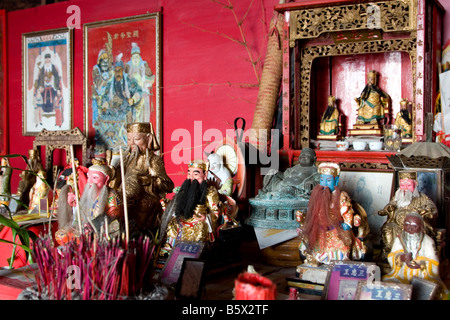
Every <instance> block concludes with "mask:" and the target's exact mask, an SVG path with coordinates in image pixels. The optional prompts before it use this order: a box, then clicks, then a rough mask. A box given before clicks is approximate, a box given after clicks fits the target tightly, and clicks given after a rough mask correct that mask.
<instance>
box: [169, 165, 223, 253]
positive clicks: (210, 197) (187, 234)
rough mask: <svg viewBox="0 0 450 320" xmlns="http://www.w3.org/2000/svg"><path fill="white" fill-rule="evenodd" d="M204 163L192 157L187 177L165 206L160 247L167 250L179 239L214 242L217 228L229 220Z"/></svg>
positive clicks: (180, 240)
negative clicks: (162, 244)
mask: <svg viewBox="0 0 450 320" xmlns="http://www.w3.org/2000/svg"><path fill="white" fill-rule="evenodd" d="M207 170H208V169H207V164H206V163H205V162H204V161H203V160H195V161H192V162H191V163H190V164H189V166H188V172H187V178H186V180H185V181H184V182H183V184H182V185H181V187H180V189H179V191H178V192H177V194H176V195H175V196H174V198H173V199H172V200H171V202H172V206H171V207H170V209H169V205H170V203H169V205H168V206H167V208H166V209H165V212H164V218H163V219H162V220H163V223H162V224H161V228H165V229H164V230H161V233H164V234H165V235H166V241H165V245H164V248H163V251H165V252H169V251H170V250H172V248H174V247H175V245H176V244H177V243H178V242H184V241H193V242H204V243H213V242H215V240H216V238H217V237H218V231H219V229H220V228H221V227H222V226H224V225H225V224H227V223H228V222H231V218H230V217H228V216H227V215H226V214H224V213H223V208H222V206H223V204H222V203H221V201H220V198H219V192H218V190H217V188H216V187H215V186H214V185H212V184H210V183H208V180H207V178H206V177H207Z"/></svg>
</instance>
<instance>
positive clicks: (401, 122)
mask: <svg viewBox="0 0 450 320" xmlns="http://www.w3.org/2000/svg"><path fill="white" fill-rule="evenodd" d="M408 104H409V101H408V99H402V100H400V111H399V112H398V113H397V116H396V117H395V122H394V124H395V125H396V126H397V127H398V128H400V130H401V135H402V138H411V137H412V121H411V113H410V112H409V111H408Z"/></svg>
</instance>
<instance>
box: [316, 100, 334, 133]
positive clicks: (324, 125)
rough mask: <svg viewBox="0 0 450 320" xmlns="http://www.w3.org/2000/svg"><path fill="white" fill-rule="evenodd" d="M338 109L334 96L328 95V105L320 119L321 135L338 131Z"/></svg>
mask: <svg viewBox="0 0 450 320" xmlns="http://www.w3.org/2000/svg"><path fill="white" fill-rule="evenodd" d="M338 131H339V110H338V108H337V106H336V97H334V96H329V97H328V106H327V109H326V110H325V113H324V114H323V116H322V120H321V121H320V131H319V133H320V134H321V135H336V134H338V133H339V132H338Z"/></svg>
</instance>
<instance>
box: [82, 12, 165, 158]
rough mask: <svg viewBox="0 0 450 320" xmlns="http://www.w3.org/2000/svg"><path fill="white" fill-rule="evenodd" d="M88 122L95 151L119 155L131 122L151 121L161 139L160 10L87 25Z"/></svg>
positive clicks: (86, 76)
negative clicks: (127, 126) (108, 151)
mask: <svg viewBox="0 0 450 320" xmlns="http://www.w3.org/2000/svg"><path fill="white" fill-rule="evenodd" d="M83 32H84V33H83V34H84V36H83V41H84V79H85V84H84V104H85V112H84V126H85V135H86V137H87V138H88V139H89V140H90V142H91V143H92V144H94V145H95V153H96V154H103V153H104V152H105V151H106V150H107V149H111V150H112V152H113V154H118V153H119V149H120V148H125V147H126V145H127V135H126V133H127V132H126V125H127V124H128V123H133V122H150V123H151V124H152V126H153V131H154V133H155V136H156V139H157V141H158V142H159V144H162V141H161V94H160V88H161V86H160V81H161V62H160V60H161V52H160V51H161V36H160V14H159V13H150V14H145V15H139V16H133V17H126V18H120V19H114V20H107V21H101V22H94V23H87V24H84V25H83Z"/></svg>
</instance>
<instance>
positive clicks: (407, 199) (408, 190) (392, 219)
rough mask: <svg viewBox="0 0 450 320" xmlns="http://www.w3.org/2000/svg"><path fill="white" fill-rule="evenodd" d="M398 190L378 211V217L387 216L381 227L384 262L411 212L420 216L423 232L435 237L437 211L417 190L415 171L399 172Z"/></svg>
mask: <svg viewBox="0 0 450 320" xmlns="http://www.w3.org/2000/svg"><path fill="white" fill-rule="evenodd" d="M398 177H399V188H398V190H397V191H396V192H395V195H394V196H393V198H392V199H391V200H390V201H389V203H388V204H387V205H386V206H385V207H384V208H383V209H381V210H380V211H378V214H379V215H380V216H387V220H386V222H385V223H384V224H383V226H382V227H381V240H382V247H383V249H382V253H381V258H382V260H385V259H386V258H387V255H388V254H389V252H391V248H392V244H393V243H394V240H395V239H396V238H397V237H398V235H399V234H400V233H401V231H402V229H403V222H404V220H405V217H406V215H407V214H408V213H409V212H410V211H411V210H414V211H417V212H419V214H420V215H422V217H423V220H424V225H425V232H426V233H427V234H428V235H429V236H431V237H432V238H434V237H435V236H436V231H435V227H436V222H437V216H438V210H437V207H436V204H435V203H434V202H433V201H432V200H431V199H430V198H429V197H428V196H427V195H426V194H424V193H422V192H420V191H419V190H418V188H417V185H418V183H417V173H416V172H415V171H407V170H403V171H400V172H399V174H398Z"/></svg>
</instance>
